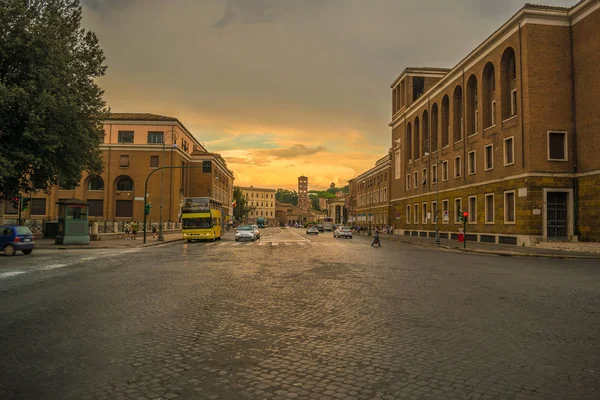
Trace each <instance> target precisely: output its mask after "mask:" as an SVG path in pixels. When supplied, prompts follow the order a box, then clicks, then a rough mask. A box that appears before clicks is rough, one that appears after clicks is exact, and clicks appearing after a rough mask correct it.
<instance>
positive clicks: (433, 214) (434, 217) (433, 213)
mask: <svg viewBox="0 0 600 400" xmlns="http://www.w3.org/2000/svg"><path fill="white" fill-rule="evenodd" d="M437 219H438V209H437V201H432V202H431V222H433V223H435V222H436V221H437Z"/></svg>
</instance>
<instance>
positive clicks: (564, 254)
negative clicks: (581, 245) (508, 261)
mask: <svg viewBox="0 0 600 400" xmlns="http://www.w3.org/2000/svg"><path fill="white" fill-rule="evenodd" d="M355 235H356V233H355ZM357 236H365V237H369V238H372V236H367V232H360V234H359V235H357ZM379 237H380V238H381V239H382V241H398V242H402V243H408V244H414V245H418V246H423V247H435V248H442V249H448V250H453V251H463V252H467V253H481V254H493V255H499V256H521V257H548V258H572V259H577V258H582V259H600V254H594V253H586V252H575V251H566V250H555V249H544V248H538V247H522V246H514V245H509V244H494V243H481V242H467V248H466V249H463V244H462V243H458V241H456V240H450V239H440V244H439V245H436V244H435V243H434V242H433V241H434V239H433V238H426V237H416V236H404V235H394V234H385V233H384V234H380V235H379Z"/></svg>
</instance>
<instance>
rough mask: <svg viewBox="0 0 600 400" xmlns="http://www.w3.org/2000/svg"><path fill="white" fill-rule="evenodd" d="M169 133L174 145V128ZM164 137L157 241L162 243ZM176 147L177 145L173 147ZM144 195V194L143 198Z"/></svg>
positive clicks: (175, 138)
mask: <svg viewBox="0 0 600 400" xmlns="http://www.w3.org/2000/svg"><path fill="white" fill-rule="evenodd" d="M170 132H171V143H172V144H173V143H175V141H176V140H177V138H178V137H179V135H177V132H175V130H174V128H171V130H170ZM165 136H166V135H163V139H162V152H161V153H160V158H162V167H163V169H162V171H161V174H160V211H159V224H158V241H160V242H162V241H164V240H165V237H164V236H163V187H164V181H165V170H164V167H165V141H166V140H165V139H166V137H165ZM175 146H177V145H175ZM145 195H146V194H145V193H144V196H145Z"/></svg>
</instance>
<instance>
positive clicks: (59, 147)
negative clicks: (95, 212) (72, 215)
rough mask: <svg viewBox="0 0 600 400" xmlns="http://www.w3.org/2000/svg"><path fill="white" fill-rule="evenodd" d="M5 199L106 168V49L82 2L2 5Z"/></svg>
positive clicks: (0, 165) (11, 1) (0, 188)
mask: <svg viewBox="0 0 600 400" xmlns="http://www.w3.org/2000/svg"><path fill="white" fill-rule="evenodd" d="M0 4H1V5H0V196H2V195H4V196H5V197H8V196H12V195H15V194H17V193H18V192H20V191H21V192H28V191H30V190H47V189H49V188H50V187H51V186H53V185H55V184H58V183H59V182H60V184H61V186H63V187H73V186H77V185H78V184H79V182H80V181H81V177H82V172H83V171H86V172H87V173H89V174H92V175H95V174H99V173H101V172H102V170H103V161H102V157H101V153H100V144H101V143H102V142H103V136H104V132H103V126H102V124H103V121H104V120H105V119H106V118H107V117H108V113H109V110H108V109H107V108H106V102H105V101H104V99H103V97H102V96H103V94H104V92H103V91H102V89H101V88H100V87H99V86H98V85H97V84H96V81H95V80H96V78H98V77H100V76H103V75H104V72H105V70H106V66H104V65H103V64H104V59H105V58H104V53H103V51H102V49H101V48H100V46H99V45H98V39H97V38H96V35H95V34H94V33H93V32H89V31H86V30H85V29H83V28H81V6H80V5H79V0H2V1H1V2H0Z"/></svg>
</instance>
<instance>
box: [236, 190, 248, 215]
mask: <svg viewBox="0 0 600 400" xmlns="http://www.w3.org/2000/svg"><path fill="white" fill-rule="evenodd" d="M233 201H234V202H235V207H234V208H233V218H234V219H235V220H236V221H242V220H243V219H244V218H246V216H247V215H248V213H249V212H250V209H249V208H248V207H247V206H248V202H247V201H246V197H245V196H244V193H243V192H242V189H240V187H239V186H235V187H234V188H233Z"/></svg>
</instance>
